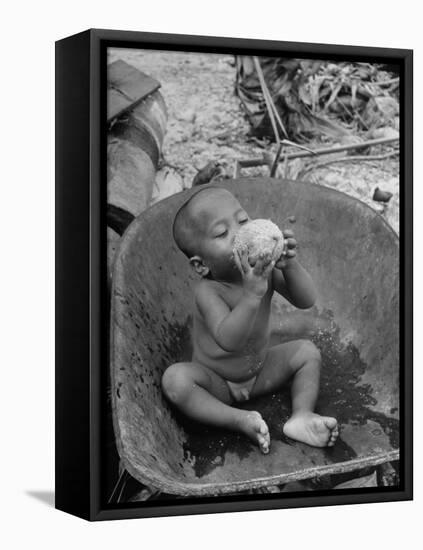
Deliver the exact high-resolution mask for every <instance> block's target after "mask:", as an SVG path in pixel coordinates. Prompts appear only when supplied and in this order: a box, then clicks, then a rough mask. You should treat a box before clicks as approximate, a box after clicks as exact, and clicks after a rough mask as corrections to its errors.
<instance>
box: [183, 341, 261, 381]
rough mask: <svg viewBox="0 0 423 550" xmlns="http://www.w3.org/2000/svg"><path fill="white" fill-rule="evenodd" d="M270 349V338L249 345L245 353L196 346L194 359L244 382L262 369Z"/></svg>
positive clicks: (230, 377) (229, 377)
mask: <svg viewBox="0 0 423 550" xmlns="http://www.w3.org/2000/svg"><path fill="white" fill-rule="evenodd" d="M267 349H268V339H267V338H266V339H263V340H262V341H260V342H255V344H254V349H252V346H247V347H246V349H245V351H244V352H243V353H239V352H238V353H236V354H235V353H230V352H227V351H224V350H222V349H219V350H217V349H210V350H209V349H207V348H204V346H194V353H193V358H192V360H193V361H194V362H198V363H200V364H201V365H204V366H205V367H208V368H210V369H212V370H213V371H214V372H216V374H218V375H219V376H221V377H222V378H224V379H225V380H229V381H231V382H242V381H244V380H248V379H250V378H252V377H253V376H256V375H257V374H258V373H259V372H260V371H261V369H262V367H263V363H264V360H265V358H266V354H267Z"/></svg>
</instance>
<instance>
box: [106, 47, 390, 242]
mask: <svg viewBox="0 0 423 550" xmlns="http://www.w3.org/2000/svg"><path fill="white" fill-rule="evenodd" d="M116 59H123V60H124V61H126V62H127V63H129V64H131V65H133V66H134V67H136V68H137V69H139V70H141V71H143V72H145V73H147V74H149V75H151V76H152V77H154V78H156V79H157V80H158V81H159V82H161V90H160V91H161V93H162V95H163V97H164V99H165V102H166V105H167V108H168V123H167V131H166V135H165V139H164V144H163V157H164V163H163V165H162V168H161V170H160V171H159V172H158V174H157V189H156V190H155V194H154V197H153V199H154V200H159V199H161V198H163V197H164V196H167V195H168V194H171V193H173V192H177V191H179V190H181V189H183V188H187V187H191V184H192V180H193V178H194V176H195V175H196V173H197V171H198V170H200V169H201V168H203V167H204V166H205V165H206V164H207V163H208V162H209V161H218V162H219V163H220V164H221V166H222V168H223V170H224V173H225V174H226V175H227V176H229V177H232V175H233V170H234V163H235V160H236V159H250V158H252V157H260V156H262V155H263V152H264V151H268V152H271V153H272V152H273V153H274V152H275V150H276V146H275V145H274V144H268V143H264V142H258V141H257V140H252V139H251V137H250V136H249V130H250V127H249V124H248V121H247V120H246V119H245V117H244V115H243V112H242V108H241V103H240V101H239V99H238V97H237V96H236V95H235V93H234V88H235V73H236V71H235V66H234V58H233V56H229V55H220V54H198V53H187V52H163V51H154V50H151V51H149V50H135V49H134V50H133V49H112V50H109V62H112V61H115V60H116ZM361 137H362V138H363V139H366V136H361ZM308 145H309V147H310V148H311V149H315V148H316V149H317V148H319V147H322V146H325V147H327V146H331V145H336V143H333V142H332V143H329V142H327V141H324V140H323V139H322V140H321V141H319V140H315V141H314V142H311V143H310V144H308ZM388 150H390V149H389V147H388V146H377V147H373V148H372V149H371V151H367V152H368V153H369V154H370V155H379V154H381V153H384V152H386V151H388ZM351 154H352V155H356V154H357V155H362V153H356V152H352V153H351ZM338 156H339V157H345V156H346V153H340V154H338ZM331 158H334V156H333V155H332V156H331ZM328 159H329V157H328V156H325V157H319V158H318V162H319V163H320V162H322V161H325V160H328ZM309 163H310V159H307V160H306V161H301V160H299V159H297V160H294V161H290V162H289V165H288V170H287V176H288V177H293V178H294V179H295V178H296V176H297V174H298V172H300V171H301V170H303V169H304V167H305V166H307V164H309ZM313 163H315V161H313ZM264 174H265V175H268V168H267V167H258V168H250V169H244V170H243V171H242V175H264ZM302 179H305V180H307V181H310V183H318V184H321V185H326V186H328V187H333V188H336V189H338V190H339V191H343V192H345V193H347V194H349V195H351V196H353V197H356V198H358V199H361V200H362V201H364V202H365V203H367V204H368V205H370V206H371V207H372V208H373V209H374V210H376V211H377V212H379V213H380V214H382V215H383V216H384V217H385V218H386V219H387V221H388V222H389V223H390V225H391V226H392V227H393V228H394V230H395V231H396V232H398V229H399V159H398V156H396V157H391V158H388V159H384V160H381V161H359V162H357V161H343V162H339V163H334V164H330V165H328V166H324V167H319V168H314V169H312V170H310V171H307V173H306V174H305V176H304V177H303V178H302ZM376 187H380V188H381V189H383V190H386V191H390V192H391V193H393V197H392V199H391V200H390V202H389V203H388V204H387V205H386V206H384V205H383V204H381V203H378V202H375V201H373V200H372V196H373V191H374V189H375V188H376Z"/></svg>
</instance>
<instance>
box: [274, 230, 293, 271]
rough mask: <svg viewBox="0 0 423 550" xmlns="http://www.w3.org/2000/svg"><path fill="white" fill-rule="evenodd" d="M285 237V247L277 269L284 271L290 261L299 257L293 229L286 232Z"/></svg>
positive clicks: (277, 262)
mask: <svg viewBox="0 0 423 550" xmlns="http://www.w3.org/2000/svg"><path fill="white" fill-rule="evenodd" d="M283 236H284V240H285V247H284V251H283V253H282V254H281V257H280V258H279V260H277V261H276V264H275V267H276V268H277V269H283V268H284V267H286V266H287V265H288V263H289V261H290V260H292V259H293V258H295V256H296V255H297V241H296V240H295V238H294V232H293V231H292V229H286V230H284V231H283Z"/></svg>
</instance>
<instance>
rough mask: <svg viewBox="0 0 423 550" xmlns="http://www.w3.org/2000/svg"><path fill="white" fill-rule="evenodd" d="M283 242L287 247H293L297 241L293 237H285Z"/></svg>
mask: <svg viewBox="0 0 423 550" xmlns="http://www.w3.org/2000/svg"><path fill="white" fill-rule="evenodd" d="M285 242H286V246H287V247H288V248H295V247H296V246H297V241H296V240H295V239H293V238H289V239H286V240H285Z"/></svg>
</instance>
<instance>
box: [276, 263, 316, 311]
mask: <svg viewBox="0 0 423 550" xmlns="http://www.w3.org/2000/svg"><path fill="white" fill-rule="evenodd" d="M272 279H273V288H274V290H276V292H278V293H279V294H281V295H282V296H283V297H284V298H286V299H287V300H288V301H289V302H291V304H292V305H294V306H295V307H298V308H300V309H307V308H309V307H312V306H313V305H314V303H315V302H316V298H317V292H316V287H315V286H314V283H313V279H312V278H311V276H310V274H309V273H308V272H307V271H306V270H305V269H304V267H303V266H302V265H301V264H300V262H299V261H298V260H297V259H295V258H292V259H289V260H287V261H285V262H284V266H283V267H282V268H280V269H278V268H276V269H274V270H273V274H272Z"/></svg>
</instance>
